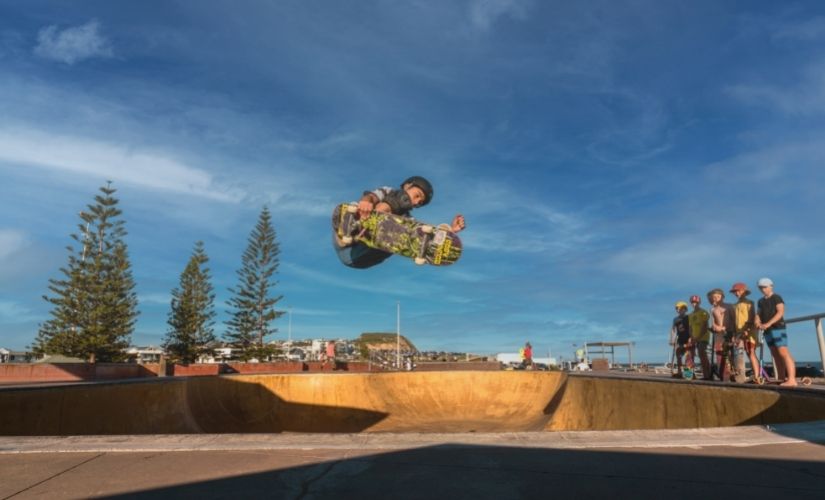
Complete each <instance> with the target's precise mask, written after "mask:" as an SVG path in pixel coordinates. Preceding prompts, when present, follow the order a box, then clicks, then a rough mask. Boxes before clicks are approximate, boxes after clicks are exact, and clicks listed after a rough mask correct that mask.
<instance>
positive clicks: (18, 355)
mask: <svg viewBox="0 0 825 500" xmlns="http://www.w3.org/2000/svg"><path fill="white" fill-rule="evenodd" d="M33 360H34V355H32V353H30V352H25V351H12V350H10V349H4V348H2V347H0V363H31V362H32V361H33Z"/></svg>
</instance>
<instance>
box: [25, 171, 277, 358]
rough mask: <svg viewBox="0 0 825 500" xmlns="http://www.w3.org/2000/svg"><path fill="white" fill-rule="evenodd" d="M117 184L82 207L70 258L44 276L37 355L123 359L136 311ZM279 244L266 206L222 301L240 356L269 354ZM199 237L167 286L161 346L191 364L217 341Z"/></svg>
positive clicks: (35, 345)
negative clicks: (45, 312) (55, 273)
mask: <svg viewBox="0 0 825 500" xmlns="http://www.w3.org/2000/svg"><path fill="white" fill-rule="evenodd" d="M116 192H117V190H116V189H114V188H113V187H112V183H111V182H108V183H107V184H106V185H105V186H102V187H101V188H100V189H99V193H98V194H97V195H96V196H95V197H94V202H93V203H91V204H89V205H87V209H86V210H84V211H82V212H80V219H81V221H80V224H79V225H78V232H76V233H73V234H72V235H71V239H72V241H73V243H72V244H70V245H68V246H67V247H66V250H67V251H68V261H67V264H66V265H65V266H64V267H61V268H60V275H61V276H60V277H59V278H52V279H50V280H49V286H48V290H49V292H50V293H49V294H47V295H44V296H43V299H44V300H46V301H47V302H48V303H49V304H51V306H52V308H51V311H50V313H49V314H50V319H48V320H47V321H45V322H44V323H42V324H41V325H39V328H38V333H37V337H36V338H35V340H34V342H33V343H32V345H31V346H30V347H31V349H32V350H33V351H34V352H35V353H36V354H38V355H43V354H62V355H65V356H72V357H79V358H84V359H87V360H89V361H90V362H95V361H108V362H111V361H123V360H124V359H125V357H126V353H125V350H126V348H127V347H129V345H130V343H131V336H132V333H133V332H134V327H135V322H136V320H137V317H138V315H139V311H138V309H137V306H138V299H137V294H136V293H135V285H136V284H135V280H134V277H133V275H132V266H131V261H130V259H129V252H128V247H127V245H126V242H125V240H124V238H125V236H126V234H127V232H126V228H125V221H124V220H123V218H122V215H123V213H122V211H121V210H120V208H118V204H119V200H118V199H117V198H116V197H115V193H116ZM279 254H280V246H279V244H278V241H277V237H276V233H275V229H274V227H273V226H272V216H271V214H270V212H269V209H268V208H267V207H264V208H263V209H262V210H261V214H260V216H259V217H258V222H257V224H256V225H255V227H254V228H253V230H252V232H251V233H250V235H249V238H248V239H247V247H246V250H245V251H244V253H243V256H242V259H241V267H240V268H239V269H238V271H237V278H238V281H237V284H236V285H235V286H234V287H232V288H230V289H229V291H230V292H231V297H230V299H229V300H228V301H227V305H228V306H229V308H230V317H229V319H228V320H227V321H226V327H227V329H226V333H225V334H224V336H223V337H224V340H226V341H227V342H228V343H230V344H231V345H232V346H234V347H237V348H239V349H240V350H241V358H242V359H250V358H253V357H255V358H259V359H263V358H268V357H269V356H271V355H272V354H274V352H273V350H272V348H271V347H270V346H268V345H266V344H265V343H264V339H265V338H266V337H267V336H268V335H271V334H273V333H275V332H277V328H273V327H272V323H273V321H275V320H276V319H277V318H278V317H280V316H281V315H283V311H278V310H276V309H275V305H276V304H277V303H278V302H279V301H280V300H281V299H282V298H283V296H275V295H274V288H275V287H276V285H277V281H275V275H276V274H277V272H278V265H279ZM208 262H209V257H208V256H207V254H206V250H205V248H204V244H203V242H202V241H197V242H196V243H195V246H194V249H193V251H192V254H191V256H190V258H189V261H188V262H187V264H186V267H184V269H183V271H182V272H181V275H180V280H179V284H178V286H177V287H175V288H174V289H173V290H172V299H171V303H170V311H169V314H168V319H167V324H168V330H167V332H166V334H165V337H164V340H163V347H164V349H165V350H166V351H167V352H168V353H169V355H170V357H171V358H173V359H174V360H176V361H180V362H183V363H191V362H193V361H195V360H196V359H197V358H198V356H200V355H201V354H203V353H205V352H207V351H209V349H210V347H211V346H213V345H214V344H215V342H216V341H217V337H216V335H215V330H214V326H215V321H214V320H215V315H216V313H215V304H214V301H215V293H214V288H213V286H212V276H211V274H210V270H209V267H207V264H208Z"/></svg>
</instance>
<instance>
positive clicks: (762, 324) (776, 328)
mask: <svg viewBox="0 0 825 500" xmlns="http://www.w3.org/2000/svg"><path fill="white" fill-rule="evenodd" d="M756 285H757V286H758V287H759V290H760V291H761V292H762V295H764V297H762V298H761V299H759V303H758V305H757V308H758V312H757V315H756V327H757V328H760V329H762V330H765V342H766V343H767V344H768V347H770V349H771V358H773V362H774V363H775V364H776V376H777V378H778V379H779V380H782V381H783V382H782V383H780V384H779V385H784V386H795V385H796V362H795V361H794V359H793V357H792V356H791V352H790V351H789V350H788V333H787V332H786V331H785V301H783V300H782V297H780V296H779V294H777V293H774V292H773V281H771V279H770V278H762V279H760V280H759V281H758V282H757V284H756Z"/></svg>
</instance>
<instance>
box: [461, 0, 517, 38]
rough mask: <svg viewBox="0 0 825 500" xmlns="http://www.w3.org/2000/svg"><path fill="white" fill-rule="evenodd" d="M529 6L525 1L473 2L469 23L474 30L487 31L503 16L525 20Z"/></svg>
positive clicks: (480, 0) (492, 0)
mask: <svg viewBox="0 0 825 500" xmlns="http://www.w3.org/2000/svg"><path fill="white" fill-rule="evenodd" d="M531 4H532V2H530V1H525V0H474V1H473V2H472V3H471V4H470V21H471V22H472V24H473V26H474V27H475V28H476V29H479V30H482V31H487V30H488V29H490V27H491V26H493V24H495V23H496V21H497V20H498V19H499V18H501V17H503V16H508V17H510V18H512V19H517V20H523V19H525V18H526V16H527V11H528V9H529V7H530V5H531Z"/></svg>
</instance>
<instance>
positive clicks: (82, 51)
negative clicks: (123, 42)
mask: <svg viewBox="0 0 825 500" xmlns="http://www.w3.org/2000/svg"><path fill="white" fill-rule="evenodd" d="M99 27H100V25H99V24H98V22H97V21H95V20H92V21H89V22H88V23H86V24H84V25H81V26H75V27H72V28H66V29H64V30H62V31H61V30H59V29H58V28H57V26H47V27H45V28H43V29H41V30H40V32H39V33H38V34H37V46H36V47H35V48H34V53H35V54H36V55H38V56H39V57H42V58H44V59H50V60H52V61H58V62H62V63H66V64H74V63H76V62H80V61H83V60H86V59H92V58H109V57H112V47H111V44H110V43H109V41H108V40H107V39H106V38H105V37H104V36H103V35H101V34H100V32H99Z"/></svg>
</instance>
